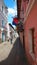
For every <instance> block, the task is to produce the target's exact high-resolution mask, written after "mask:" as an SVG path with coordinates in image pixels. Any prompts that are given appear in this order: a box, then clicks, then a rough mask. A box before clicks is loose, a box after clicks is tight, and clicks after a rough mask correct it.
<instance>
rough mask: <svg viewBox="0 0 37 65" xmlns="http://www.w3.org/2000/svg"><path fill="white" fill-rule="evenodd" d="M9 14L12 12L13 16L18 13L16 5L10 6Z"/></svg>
mask: <svg viewBox="0 0 37 65" xmlns="http://www.w3.org/2000/svg"><path fill="white" fill-rule="evenodd" d="M9 14H12V16H15V15H17V8H16V7H14V8H8V15H9Z"/></svg>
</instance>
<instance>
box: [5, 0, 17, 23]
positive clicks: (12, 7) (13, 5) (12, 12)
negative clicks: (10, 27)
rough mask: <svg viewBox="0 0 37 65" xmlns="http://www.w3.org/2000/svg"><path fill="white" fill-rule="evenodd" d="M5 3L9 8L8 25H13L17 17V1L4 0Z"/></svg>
mask: <svg viewBox="0 0 37 65" xmlns="http://www.w3.org/2000/svg"><path fill="white" fill-rule="evenodd" d="M4 3H5V5H6V6H7V7H8V23H11V24H12V21H13V18H14V16H16V15H17V2H16V0H4Z"/></svg>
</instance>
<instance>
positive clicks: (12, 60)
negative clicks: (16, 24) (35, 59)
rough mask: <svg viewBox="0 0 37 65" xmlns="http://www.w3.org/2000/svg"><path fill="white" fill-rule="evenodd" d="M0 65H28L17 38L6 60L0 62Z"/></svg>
mask: <svg viewBox="0 0 37 65" xmlns="http://www.w3.org/2000/svg"><path fill="white" fill-rule="evenodd" d="M4 53H5V52H4ZM0 65H29V63H28V61H27V59H26V56H24V49H23V47H22V45H21V42H20V39H19V37H18V38H17V39H16V41H15V43H14V45H13V48H12V50H11V52H10V54H9V56H8V57H7V59H5V60H3V61H1V62H0Z"/></svg>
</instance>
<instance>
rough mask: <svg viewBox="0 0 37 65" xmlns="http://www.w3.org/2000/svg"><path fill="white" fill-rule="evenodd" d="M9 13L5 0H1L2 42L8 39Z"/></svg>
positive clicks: (0, 25)
mask: <svg viewBox="0 0 37 65" xmlns="http://www.w3.org/2000/svg"><path fill="white" fill-rule="evenodd" d="M7 13H8V10H7V7H6V6H5V4H4V0H0V43H1V42H2V41H6V39H7Z"/></svg>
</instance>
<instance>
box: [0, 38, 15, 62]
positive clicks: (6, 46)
mask: <svg viewBox="0 0 37 65" xmlns="http://www.w3.org/2000/svg"><path fill="white" fill-rule="evenodd" d="M15 40H16V39H13V43H12V44H11V43H10V42H8V41H6V42H3V43H1V44H0V62H1V61H3V60H5V59H6V58H7V57H8V56H9V53H10V51H11V49H12V48H13V44H14V42H15Z"/></svg>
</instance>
